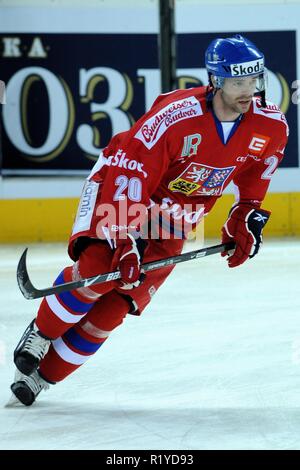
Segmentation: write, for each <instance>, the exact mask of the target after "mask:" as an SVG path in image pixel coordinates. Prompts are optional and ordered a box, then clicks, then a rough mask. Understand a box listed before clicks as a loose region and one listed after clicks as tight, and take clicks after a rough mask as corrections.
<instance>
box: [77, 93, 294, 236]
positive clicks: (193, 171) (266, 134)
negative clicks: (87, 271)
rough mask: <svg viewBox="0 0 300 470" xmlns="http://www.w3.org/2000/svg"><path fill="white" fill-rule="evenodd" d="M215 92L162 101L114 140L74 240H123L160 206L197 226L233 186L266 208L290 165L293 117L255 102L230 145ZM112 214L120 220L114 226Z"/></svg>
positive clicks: (91, 183) (90, 187) (85, 197)
mask: <svg viewBox="0 0 300 470" xmlns="http://www.w3.org/2000/svg"><path fill="white" fill-rule="evenodd" d="M207 91H208V90H207V87H198V88H192V89H188V90H175V91H173V92H170V93H167V94H163V95H160V96H159V97H158V98H157V100H156V101H155V102H154V104H153V106H152V108H151V109H150V110H149V111H148V112H147V113H146V114H145V115H144V116H143V117H142V118H141V119H139V121H137V122H136V124H135V125H134V126H133V127H132V128H131V129H130V130H129V131H127V132H123V133H120V134H117V135H116V136H115V137H113V138H112V139H111V141H110V143H109V145H108V146H107V147H106V148H105V149H104V150H103V152H102V153H101V155H100V157H99V159H98V161H97V163H96V164H95V166H94V168H93V170H92V172H91V174H90V176H89V178H88V180H87V182H86V185H85V188H84V190H83V194H82V199H81V203H80V206H79V209H78V213H77V218H76V221H75V224H74V228H73V234H72V239H71V240H74V239H75V238H77V237H78V236H80V235H88V236H91V237H93V238H94V237H100V238H103V233H102V232H105V229H104V227H105V226H106V227H107V228H108V229H109V232H108V231H106V237H107V238H109V237H110V236H111V234H112V233H111V230H112V231H113V232H114V234H115V235H114V236H118V233H120V232H122V231H124V230H125V231H127V230H134V229H135V228H139V226H140V224H141V221H142V219H144V218H145V217H146V216H147V212H149V210H150V209H151V207H153V206H154V205H156V206H159V207H161V208H162V209H164V210H165V211H166V212H168V214H170V213H171V214H172V216H173V217H174V219H177V220H178V219H180V218H181V217H187V218H188V219H189V222H191V224H192V225H193V226H195V225H196V224H197V223H198V222H199V220H200V219H201V217H202V215H203V213H204V212H205V213H208V212H209V211H210V210H211V208H212V207H213V205H214V204H215V202H216V200H217V198H219V197H220V196H221V195H222V192H223V191H224V189H225V188H226V186H227V185H228V184H229V183H230V181H232V180H233V182H234V183H235V185H236V186H237V188H238V192H239V199H240V200H242V201H245V202H246V201H250V202H251V203H252V204H255V205H257V206H260V205H261V203H262V201H263V199H264V196H265V194H266V191H267V189H268V186H269V183H270V180H271V177H272V175H273V173H274V172H275V170H276V168H277V166H278V164H279V163H280V161H281V159H282V158H283V153H284V149H285V146H286V143H287V137H288V125H287V122H286V119H285V116H284V115H283V114H282V112H281V111H280V109H279V108H278V107H277V106H276V105H274V104H272V103H270V102H267V107H266V108H262V107H261V103H260V99H258V98H253V101H252V104H251V107H250V109H249V111H248V112H247V113H245V114H243V115H241V116H240V118H239V119H238V120H237V121H236V122H235V123H234V126H233V129H232V130H231V133H230V135H229V138H228V140H227V142H226V143H224V138H223V135H222V125H221V123H220V122H219V121H218V119H217V118H216V116H215V115H214V113H213V111H212V107H211V106H209V101H208V99H207V96H208V95H207ZM110 207H113V208H114V209H115V214H116V216H115V218H114V219H111V220H110V219H109V218H107V211H109V210H110V209H109V208H110ZM201 207H202V209H201ZM138 208H139V210H140V217H138V218H137V211H138ZM143 208H144V209H143ZM146 208H147V209H146ZM199 208H200V209H199ZM100 232H101V233H100Z"/></svg>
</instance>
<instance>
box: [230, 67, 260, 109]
mask: <svg viewBox="0 0 300 470" xmlns="http://www.w3.org/2000/svg"><path fill="white" fill-rule="evenodd" d="M256 87H257V76H251V77H242V78H226V79H225V82H224V85H223V87H222V93H221V97H222V100H223V103H224V105H226V106H227V107H228V108H229V109H231V111H233V112H236V113H239V114H240V113H246V112H247V111H248V110H249V108H250V105H251V101H252V98H253V96H254V93H255V92H256V91H257V88H256Z"/></svg>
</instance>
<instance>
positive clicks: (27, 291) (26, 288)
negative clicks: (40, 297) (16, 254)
mask: <svg viewBox="0 0 300 470" xmlns="http://www.w3.org/2000/svg"><path fill="white" fill-rule="evenodd" d="M27 251H28V248H26V250H25V251H24V252H23V254H22V256H21V258H20V260H19V263H18V267H17V281H18V285H19V288H20V291H21V292H22V294H23V295H24V297H25V299H34V298H35V297H34V291H35V288H34V286H33V285H32V283H31V281H30V279H29V276H28V271H27V266H26V256H27Z"/></svg>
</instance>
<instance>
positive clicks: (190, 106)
mask: <svg viewBox="0 0 300 470" xmlns="http://www.w3.org/2000/svg"><path fill="white" fill-rule="evenodd" d="M202 114H203V110H202V107H201V105H200V103H199V101H198V100H197V99H196V98H195V96H187V97H185V98H183V99H179V100H176V101H172V102H171V103H168V104H167V105H166V106H164V107H163V108H161V109H159V110H157V111H156V112H155V113H154V114H153V113H152V115H151V113H150V116H148V118H147V119H146V120H145V121H144V122H142V123H141V125H140V128H139V130H138V132H137V133H136V134H135V136H134V137H135V138H136V139H139V140H140V141H141V142H142V143H143V144H144V145H145V147H147V149H148V150H150V149H152V147H154V145H155V144H156V143H157V142H158V141H159V139H160V138H161V137H162V136H163V134H164V133H165V132H167V130H168V129H169V128H170V127H171V126H173V125H174V124H176V123H177V122H179V121H182V120H185V119H190V118H193V117H196V116H201V115H202Z"/></svg>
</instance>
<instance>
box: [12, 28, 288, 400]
mask: <svg viewBox="0 0 300 470" xmlns="http://www.w3.org/2000/svg"><path fill="white" fill-rule="evenodd" d="M205 63H206V68H207V71H208V78H209V85H208V86H205V87H204V86H203V87H198V88H192V89H188V90H175V91H173V92H170V93H166V94H163V95H161V96H159V97H158V98H157V99H156V101H155V102H154V104H153V106H152V108H151V109H150V111H149V112H147V113H146V114H145V115H144V116H143V117H142V118H141V119H140V120H139V121H138V122H137V123H136V124H135V125H134V126H133V127H132V128H131V129H130V130H129V131H127V132H123V133H121V134H118V135H116V136H115V137H113V138H112V140H111V141H110V143H109V145H108V146H107V147H106V148H105V149H104V150H103V152H102V153H101V155H100V157H99V159H98V161H97V163H96V164H95V166H94V168H93V170H92V172H91V174H90V176H89V177H88V179H87V181H86V184H85V186H84V189H83V194H82V198H81V202H80V205H79V209H78V213H77V218H76V221H75V224H74V227H73V232H72V236H71V238H70V242H69V255H70V257H71V259H72V260H73V262H74V264H73V265H72V266H70V267H66V268H65V269H64V270H63V271H62V272H61V273H60V274H59V276H58V277H57V279H56V281H55V283H57V284H60V283H62V282H68V281H71V280H79V279H81V278H86V277H90V276H94V275H96V274H99V273H101V272H108V271H113V270H115V269H117V268H118V269H119V270H120V272H121V276H122V279H121V281H110V282H108V283H105V284H99V285H93V286H91V287H84V288H80V289H78V290H76V291H72V292H67V293H62V294H59V295H51V296H48V297H45V298H44V299H43V300H42V303H41V305H40V307H39V310H38V313H37V317H36V318H35V319H34V320H33V321H32V322H31V324H30V325H29V327H28V328H27V330H26V331H25V333H24V334H23V337H22V338H21V341H20V343H19V344H18V346H17V348H16V350H15V353H14V362H15V364H16V367H17V372H16V377H15V381H14V383H13V384H12V386H11V390H12V392H13V394H14V395H15V397H16V398H17V399H18V400H19V401H20V402H21V403H23V404H24V405H31V404H32V403H33V402H34V400H35V398H36V397H37V395H38V394H39V392H40V391H41V390H43V389H46V388H48V387H49V384H54V383H56V382H59V381H61V380H64V379H65V378H66V377H67V376H68V375H69V374H71V373H72V372H73V371H75V370H76V369H77V368H78V367H80V366H81V365H82V364H83V363H84V362H85V361H86V360H87V359H88V358H89V357H91V356H92V355H93V354H94V353H95V352H96V351H97V350H98V349H99V348H100V347H101V346H102V345H103V343H104V342H105V341H106V340H107V338H108V336H109V334H110V333H111V332H112V331H113V330H114V329H115V328H116V327H117V326H119V325H120V324H121V323H122V321H123V319H124V317H125V316H126V314H127V313H132V314H135V315H140V314H141V312H142V311H143V310H144V308H145V307H146V306H147V305H148V303H149V302H150V300H151V296H152V295H153V294H154V293H155V291H156V290H157V289H158V288H159V287H160V285H161V284H162V283H163V282H164V281H165V279H166V278H167V276H168V275H169V274H170V272H171V271H172V269H173V267H165V268H162V269H158V270H155V271H152V272H149V273H147V276H146V278H145V279H143V277H145V276H143V275H142V273H141V270H140V265H141V263H142V261H144V262H149V261H153V260H155V259H159V258H164V257H167V256H173V255H177V254H180V252H181V250H182V247H183V243H184V239H185V238H186V227H185V225H184V224H183V225H180V224H179V223H178V222H179V221H183V220H184V222H186V223H187V225H188V228H189V229H193V228H194V227H195V226H196V225H197V223H199V221H200V219H201V217H202V216H203V212H204V213H205V214H207V213H208V212H209V211H210V210H211V209H212V208H213V206H214V204H215V202H216V200H217V199H218V198H219V197H220V196H221V195H222V192H223V190H224V188H225V187H226V186H227V185H228V184H229V182H230V181H233V182H234V183H235V185H236V187H237V190H238V195H237V199H236V202H235V204H234V206H233V207H232V208H231V210H230V212H229V216H228V219H227V221H226V222H225V224H224V226H223V228H222V241H223V242H227V241H232V240H234V241H235V243H236V248H235V251H234V252H233V253H231V254H228V253H223V256H224V255H227V256H228V258H227V261H228V265H229V267H231V268H232V267H236V266H239V265H241V264H242V263H244V262H245V261H246V260H247V259H249V258H252V257H253V256H255V255H256V254H257V252H258V250H259V247H260V245H261V241H262V230H263V227H264V225H265V224H266V222H267V221H268V219H269V216H270V212H269V211H267V210H264V209H261V204H262V201H263V199H264V197H265V194H266V191H267V189H268V186H269V183H270V180H271V177H272V175H273V174H274V172H275V170H276V168H277V167H278V164H279V163H280V161H281V159H282V158H283V153H284V149H285V146H286V143H287V136H288V126H287V123H286V119H285V117H284V115H283V114H282V113H281V111H280V110H279V108H278V107H277V106H276V105H274V104H272V103H270V102H268V101H266V99H265V86H266V81H265V78H266V71H265V66H264V56H263V54H262V53H261V52H260V51H259V50H258V49H257V47H256V46H255V45H254V44H253V43H251V42H250V41H248V40H247V39H245V38H244V37H242V36H239V35H237V36H235V37H232V38H226V39H216V40H214V41H213V42H212V43H211V44H210V45H209V46H208V48H207V50H206V54H205ZM153 208H154V209H155V210H152V209H153ZM157 211H158V213H159V214H158V216H157ZM155 218H156V226H155V234H156V235H157V234H158V236H152V235H153V234H152V231H151V233H149V232H148V234H147V230H146V229H147V228H149V227H150V226H151V222H152V219H155ZM166 235H168V236H166ZM142 281H143V282H142Z"/></svg>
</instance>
